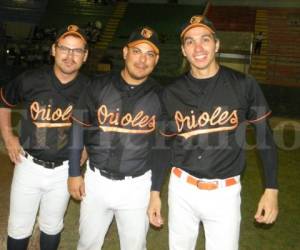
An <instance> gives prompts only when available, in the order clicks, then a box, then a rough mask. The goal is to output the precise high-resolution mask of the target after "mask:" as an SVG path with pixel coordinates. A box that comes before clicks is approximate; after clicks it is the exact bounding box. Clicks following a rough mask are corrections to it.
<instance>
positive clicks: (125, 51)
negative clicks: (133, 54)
mask: <svg viewBox="0 0 300 250" xmlns="http://www.w3.org/2000/svg"><path fill="white" fill-rule="evenodd" d="M127 54H128V47H127V46H125V47H123V59H124V60H126V58H127Z"/></svg>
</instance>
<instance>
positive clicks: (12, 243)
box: [7, 236, 30, 250]
mask: <svg viewBox="0 0 300 250" xmlns="http://www.w3.org/2000/svg"><path fill="white" fill-rule="evenodd" d="M29 239H30V237H27V238H25V239H18V240H17V239H14V238H12V237H10V236H8V237H7V250H27V247H28V243H29Z"/></svg>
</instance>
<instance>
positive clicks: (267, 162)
mask: <svg viewBox="0 0 300 250" xmlns="http://www.w3.org/2000/svg"><path fill="white" fill-rule="evenodd" d="M254 127H255V130H256V143H257V148H258V150H259V153H260V157H261V159H262V162H263V166H264V175H265V191H264V193H263V195H262V196H261V199H260V201H259V203H258V208H257V211H256V214H255V216H254V218H255V220H256V221H257V222H259V223H266V224H270V223H273V222H275V220H276V218H277V215H278V183H277V153H276V146H275V143H274V140H273V135H272V131H271V129H270V127H269V124H268V122H267V121H266V120H265V119H264V120H262V121H260V122H258V123H255V124H254Z"/></svg>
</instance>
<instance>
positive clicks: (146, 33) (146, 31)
mask: <svg viewBox="0 0 300 250" xmlns="http://www.w3.org/2000/svg"><path fill="white" fill-rule="evenodd" d="M141 35H142V37H144V38H146V39H149V38H150V37H151V36H152V35H153V31H152V30H150V29H148V28H144V29H142V31H141Z"/></svg>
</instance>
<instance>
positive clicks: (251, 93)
mask: <svg viewBox="0 0 300 250" xmlns="http://www.w3.org/2000/svg"><path fill="white" fill-rule="evenodd" d="M247 84H248V86H247V87H248V88H247V102H248V110H247V114H246V119H247V120H248V121H249V122H250V123H254V122H258V121H260V120H263V119H265V118H266V117H268V116H269V115H270V114H271V110H270V108H269V105H268V103H267V101H266V98H265V96H264V94H263V92H262V90H261V88H260V86H259V85H258V83H257V81H256V80H255V79H254V78H253V77H251V76H247Z"/></svg>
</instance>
